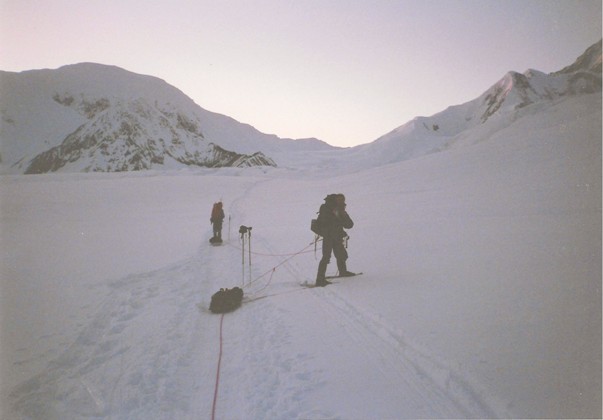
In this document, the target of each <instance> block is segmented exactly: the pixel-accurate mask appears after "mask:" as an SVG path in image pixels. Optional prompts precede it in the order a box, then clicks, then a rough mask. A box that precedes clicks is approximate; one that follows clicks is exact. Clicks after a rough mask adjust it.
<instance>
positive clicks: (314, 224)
mask: <svg viewBox="0 0 603 420" xmlns="http://www.w3.org/2000/svg"><path fill="white" fill-rule="evenodd" d="M310 230H311V231H312V232H314V233H315V234H317V235H318V236H324V232H323V227H322V223H320V221H319V220H318V219H312V221H311V222H310Z"/></svg>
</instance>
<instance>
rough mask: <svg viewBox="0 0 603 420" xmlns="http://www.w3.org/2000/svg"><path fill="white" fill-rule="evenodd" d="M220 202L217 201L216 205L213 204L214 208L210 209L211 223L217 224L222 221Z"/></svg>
mask: <svg viewBox="0 0 603 420" xmlns="http://www.w3.org/2000/svg"><path fill="white" fill-rule="evenodd" d="M221 211H222V202H221V201H219V202H217V203H214V206H213V207H212V209H211V219H210V220H211V221H212V222H219V221H220V220H222V212H221Z"/></svg>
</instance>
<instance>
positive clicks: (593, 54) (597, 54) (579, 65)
mask: <svg viewBox="0 0 603 420" xmlns="http://www.w3.org/2000/svg"><path fill="white" fill-rule="evenodd" d="M601 43H602V40H599V42H597V43H595V44H593V45H592V46H591V47H589V48H588V49H587V50H586V51H585V52H584V54H582V55H581V56H580V57H578V58H577V59H576V61H575V62H574V63H573V64H571V65H569V66H567V67H565V68H563V69H562V70H559V71H558V72H557V73H556V74H561V73H575V72H577V71H581V70H584V71H590V72H593V73H601Z"/></svg>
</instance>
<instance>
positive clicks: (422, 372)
mask: <svg viewBox="0 0 603 420" xmlns="http://www.w3.org/2000/svg"><path fill="white" fill-rule="evenodd" d="M572 101H573V102H574V103H573V105H572V104H571V102H572ZM600 110H601V98H600V95H596V94H595V95H590V97H589V98H588V99H587V100H585V99H583V98H582V99H568V100H566V101H564V102H563V103H561V104H560V105H559V107H558V108H552V110H551V111H550V112H547V113H542V114H537V115H535V116H534V117H533V118H523V119H521V120H519V121H517V122H515V123H514V124H511V125H510V126H509V128H508V129H505V130H501V131H498V132H496V134H494V135H492V136H490V137H488V138H484V139H482V141H480V142H476V141H471V142H469V141H467V142H468V143H471V145H463V147H460V146H459V147H454V145H452V146H451V147H450V148H449V149H448V150H447V151H443V152H440V153H435V154H431V155H428V156H424V157H421V158H417V159H414V160H411V161H406V162H400V163H396V164H393V165H389V166H384V167H380V168H375V169H370V170H364V171H359V172H355V173H348V174H345V173H344V174H342V173H341V171H339V172H338V175H333V174H329V171H328V170H318V169H314V170H308V171H303V170H286V169H278V168H270V169H259V168H250V169H223V170H197V171H180V172H146V173H122V174H88V175H83V174H54V175H41V176H4V177H2V178H1V181H0V188H1V189H0V193H1V198H2V209H1V210H2V211H1V213H0V218H1V219H0V221H1V226H2V257H1V258H2V260H1V270H2V271H1V275H2V289H1V292H2V294H1V302H0V304H1V306H0V307H1V321H2V329H1V337H0V343H1V345H2V347H1V351H2V353H1V362H2V365H1V374H0V378H1V381H2V388H1V390H2V401H1V403H2V406H1V407H2V418H6V419H14V418H32V419H79V418H107V419H151V418H152V419H205V418H211V414H212V409H214V410H215V417H216V418H218V419H296V418H299V419H317V418H341V419H358V418H361V419H383V418H463V417H473V418H484V417H558V418H568V417H601V414H602V413H601V112H600ZM567 133H570V135H567ZM473 140H475V138H474V139H473ZM474 143H475V144H474ZM330 175H333V176H330ZM332 192H342V193H345V194H346V196H347V202H348V210H349V213H350V215H351V217H352V218H353V219H354V221H355V224H356V225H355V227H354V228H353V229H352V230H350V232H349V233H350V236H351V239H350V241H349V249H348V251H349V254H350V259H349V263H348V267H349V269H351V270H352V271H363V272H364V274H363V275H362V276H358V277H354V278H348V279H342V280H341V281H339V283H337V284H334V285H332V286H329V287H326V288H316V289H304V288H302V287H300V283H302V282H305V281H309V282H313V281H314V277H315V274H316V268H317V264H318V260H317V258H319V257H318V256H317V255H316V254H315V252H314V245H313V244H312V240H313V235H312V233H311V232H310V230H309V222H310V219H311V218H312V217H313V216H314V215H315V212H316V211H317V210H318V207H319V205H320V204H321V203H322V200H323V198H324V197H325V196H326V194H328V193H332ZM219 199H222V200H223V202H224V205H225V210H226V213H227V221H226V222H225V225H224V237H225V238H226V243H225V244H224V245H223V246H221V247H211V246H210V245H209V244H208V239H209V237H210V235H211V226H210V224H209V214H210V211H211V206H212V203H213V202H214V201H216V200H219ZM240 225H246V226H252V227H253V230H252V238H251V246H252V248H251V251H252V260H251V266H249V265H248V262H249V261H248V258H247V257H248V254H246V258H245V265H243V264H242V252H241V243H240V239H239V234H238V229H239V226H240ZM245 250H246V251H248V250H249V249H248V247H246V249H245ZM319 252H320V250H319V251H318V253H319ZM293 254H295V255H293ZM335 269H336V268H335V264H334V261H333V262H332V263H331V264H330V266H329V271H330V272H332V273H333V272H334V271H335ZM242 284H245V302H244V303H243V305H242V307H241V308H239V309H238V310H236V311H235V312H233V313H231V314H227V315H225V316H224V318H223V319H221V316H220V315H214V314H212V313H210V312H209V311H208V309H207V308H208V306H209V302H210V297H211V295H212V294H213V293H214V292H216V291H217V290H218V289H219V288H221V287H232V286H237V285H238V286H240V285H242ZM221 321H223V323H222V334H221V333H220V324H221ZM221 335H222V359H221V365H220V376H219V382H218V387H217V398H216V400H215V405H214V394H215V392H216V374H217V368H218V356H219V351H220V336H221Z"/></svg>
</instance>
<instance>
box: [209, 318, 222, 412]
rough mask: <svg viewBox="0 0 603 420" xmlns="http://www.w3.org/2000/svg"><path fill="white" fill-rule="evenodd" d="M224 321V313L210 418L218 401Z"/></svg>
mask: <svg viewBox="0 0 603 420" xmlns="http://www.w3.org/2000/svg"><path fill="white" fill-rule="evenodd" d="M223 322H224V314H222V316H221V317H220V354H219V356H218V369H217V370H216V386H215V389H214V403H213V405H212V407H211V418H212V420H215V418H216V403H217V401H218V388H219V386H220V365H221V364H222V324H223Z"/></svg>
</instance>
